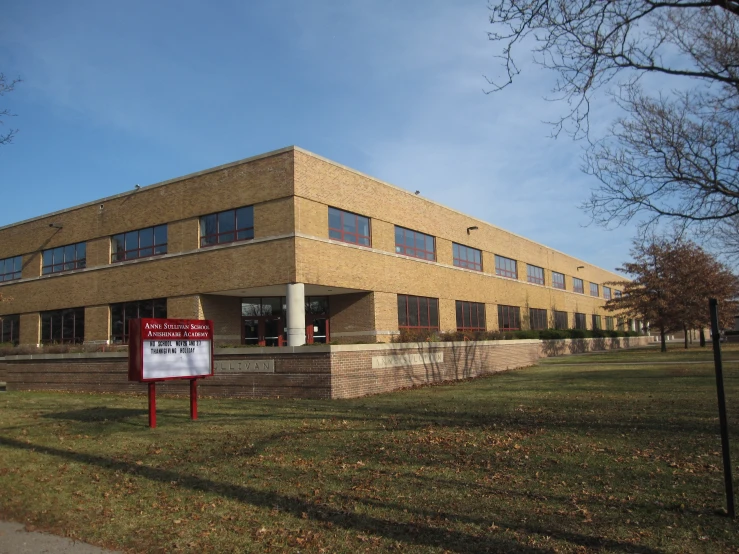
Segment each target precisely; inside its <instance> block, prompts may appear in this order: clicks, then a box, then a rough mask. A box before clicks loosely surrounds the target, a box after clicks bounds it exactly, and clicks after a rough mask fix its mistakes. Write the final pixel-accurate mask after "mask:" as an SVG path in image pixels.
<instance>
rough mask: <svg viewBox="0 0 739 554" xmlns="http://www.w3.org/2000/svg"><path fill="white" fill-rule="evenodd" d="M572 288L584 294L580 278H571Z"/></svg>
mask: <svg viewBox="0 0 739 554" xmlns="http://www.w3.org/2000/svg"><path fill="white" fill-rule="evenodd" d="M572 290H573V291H575V292H579V293H580V294H585V287H584V286H583V283H582V279H578V278H577V277H573V278H572Z"/></svg>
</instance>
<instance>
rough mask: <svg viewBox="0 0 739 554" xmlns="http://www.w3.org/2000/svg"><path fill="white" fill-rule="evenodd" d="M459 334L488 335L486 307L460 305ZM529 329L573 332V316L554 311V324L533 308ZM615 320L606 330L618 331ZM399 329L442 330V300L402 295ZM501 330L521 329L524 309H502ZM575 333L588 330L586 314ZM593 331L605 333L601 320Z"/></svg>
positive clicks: (577, 317)
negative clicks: (570, 317) (478, 333)
mask: <svg viewBox="0 0 739 554" xmlns="http://www.w3.org/2000/svg"><path fill="white" fill-rule="evenodd" d="M456 313H457V330H458V331H484V330H485V329H486V322H485V304H482V303H480V302H466V301H463V300H457V301H456ZM528 315H529V322H528V328H529V329H532V330H539V329H550V328H553V329H569V328H570V321H569V314H568V313H567V312H562V311H558V310H553V311H552V319H551V321H550V319H549V314H548V312H547V310H544V309H540V308H529V311H528ZM614 321H615V320H614V317H613V316H605V325H606V326H605V328H606V329H608V330H614V329H615V328H616V327H615V326H614ZM617 324H618V328H619V329H625V325H626V320H625V319H623V318H618V323H617ZM398 327H399V328H400V329H409V330H413V329H430V330H438V329H439V299H438V298H427V297H425V296H410V295H405V294H399V295H398ZM498 328H499V329H500V330H501V331H517V330H520V329H521V308H520V307H519V306H505V305H498ZM572 328H573V329H587V318H586V315H585V314H582V313H575V314H574V320H573V325H572ZM590 328H591V329H602V328H603V327H602V324H601V316H599V315H596V314H592V316H591V327H590Z"/></svg>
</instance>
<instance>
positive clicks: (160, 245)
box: [110, 223, 169, 263]
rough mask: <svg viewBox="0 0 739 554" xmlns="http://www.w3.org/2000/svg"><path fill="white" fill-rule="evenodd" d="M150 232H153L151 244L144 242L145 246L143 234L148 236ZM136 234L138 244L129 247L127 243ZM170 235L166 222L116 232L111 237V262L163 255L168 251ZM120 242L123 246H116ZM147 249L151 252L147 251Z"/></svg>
mask: <svg viewBox="0 0 739 554" xmlns="http://www.w3.org/2000/svg"><path fill="white" fill-rule="evenodd" d="M162 229H163V231H162ZM149 232H151V245H147V244H144V246H141V237H142V235H143V236H146V235H148V234H149ZM134 234H136V239H135V243H136V246H135V247H132V248H128V247H127V244H128V243H129V242H130V241H131V240H132V238H133V235H134ZM162 234H163V235H164V237H163V238H164V242H161V239H162V236H161V235H162ZM157 235H159V237H157ZM168 235H169V230H168V228H167V224H166V223H164V224H162V225H154V226H152V227H143V228H141V229H135V230H132V231H126V232H125V233H116V234H115V235H113V236H111V237H110V239H111V242H110V246H111V247H110V262H111V263H120V262H129V261H131V260H141V259H146V258H153V257H156V256H163V255H164V254H166V253H167V244H168V242H169V237H168ZM118 244H120V245H121V246H122V247H121V248H116V245H118ZM147 251H151V252H150V253H147Z"/></svg>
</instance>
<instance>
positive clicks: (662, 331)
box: [659, 327, 667, 352]
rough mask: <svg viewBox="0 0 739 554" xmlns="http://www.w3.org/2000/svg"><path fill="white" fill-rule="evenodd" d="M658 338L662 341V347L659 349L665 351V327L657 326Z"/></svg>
mask: <svg viewBox="0 0 739 554" xmlns="http://www.w3.org/2000/svg"><path fill="white" fill-rule="evenodd" d="M659 339H660V342H661V343H662V348H661V349H660V350H661V351H662V352H667V337H666V336H665V328H664V327H660V328H659Z"/></svg>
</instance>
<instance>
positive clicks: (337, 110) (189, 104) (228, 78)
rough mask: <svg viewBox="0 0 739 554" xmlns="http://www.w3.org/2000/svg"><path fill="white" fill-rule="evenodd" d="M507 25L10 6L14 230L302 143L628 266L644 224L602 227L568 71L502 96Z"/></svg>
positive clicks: (461, 17) (213, 9)
mask: <svg viewBox="0 0 739 554" xmlns="http://www.w3.org/2000/svg"><path fill="white" fill-rule="evenodd" d="M488 30H489V23H488V10H487V3H486V1H485V0H475V1H471V0H457V1H455V2H448V1H441V0H424V1H420V0H419V1H416V0H412V1H408V2H391V1H384V0H379V1H375V2H365V1H354V0H344V1H341V2H339V1H332V0H325V1H322V0H315V1H312V2H298V1H297V0H296V1H293V0H274V1H269V2H267V1H263V2H257V1H255V2H237V1H211V2H204V1H196V0H183V1H178V2H174V1H168V0H164V1H160V2H142V1H128V2H124V3H109V2H98V1H89V0H75V1H74V2H50V1H39V0H28V1H24V2H17V3H7V4H6V5H5V6H4V7H3V17H2V19H1V20H0V71H1V72H3V73H5V74H6V76H8V77H14V76H20V77H21V78H22V79H23V83H21V84H20V85H18V86H17V88H16V90H15V92H13V93H11V94H9V95H6V96H4V97H2V98H0V107H7V108H9V109H10V110H11V111H12V112H14V113H15V114H17V116H16V117H14V118H12V119H11V120H9V121H8V122H7V123H6V125H10V126H12V127H15V128H18V129H19V133H18V135H17V136H16V139H15V141H14V143H13V144H12V145H9V146H5V147H2V148H0V191H1V192H2V201H1V202H0V226H2V225H7V224H10V223H13V222H16V221H19V220H22V219H27V218H29V217H34V216H37V215H41V214H44V213H47V212H51V211H54V210H59V209H62V208H66V207H70V206H73V205H76V204H80V203H84V202H88V201H93V200H96V199H98V198H101V197H104V196H109V195H112V194H118V193H120V192H123V191H126V190H130V189H132V188H133V187H134V185H136V184H137V183H138V184H141V185H142V186H144V185H149V184H152V183H156V182H158V181H162V180H166V179H170V178H173V177H177V176H180V175H185V174H187V173H191V172H194V171H199V170H202V169H206V168H209V167H213V166H216V165H220V164H223V163H227V162H231V161H235V160H238V159H241V158H246V157H249V156H252V155H256V154H260V153H263V152H266V151H269V150H274V149H277V148H281V147H284V146H288V145H291V144H295V145H298V146H301V147H303V148H306V149H308V150H310V151H312V152H315V153H316V154H319V155H321V156H324V157H327V158H329V159H332V160H334V161H336V162H339V163H341V164H344V165H347V166H349V167H352V168H355V169H357V170H359V171H362V172H364V173H367V174H369V175H372V176H374V177H377V178H378V179H381V180H383V181H386V182H389V183H392V184H394V185H396V186H399V187H402V188H405V189H409V190H420V191H421V194H422V196H424V197H426V198H429V199H431V200H434V201H437V202H440V203H442V204H445V205H447V206H449V207H452V208H455V209H457V210H460V211H462V212H465V213H468V214H470V215H473V216H475V217H478V218H480V219H483V220H485V221H488V222H490V223H492V224H494V225H497V226H499V227H502V228H504V229H508V230H510V231H513V232H515V233H518V234H520V235H523V236H526V237H528V238H531V239H533V240H535V241H537V242H541V243H544V244H546V245H548V246H550V247H552V248H556V249H558V250H561V251H563V252H566V253H568V254H571V255H573V256H577V257H579V258H581V259H583V260H586V261H587V262H590V263H593V264H595V265H598V266H601V267H603V268H605V269H610V270H613V269H614V268H616V267H617V266H619V265H620V264H621V263H622V262H624V261H626V260H628V257H629V255H628V251H629V247H630V244H631V238H632V237H633V236H634V234H635V233H634V229H633V228H629V227H627V228H620V229H617V230H615V231H607V230H604V229H601V228H599V227H596V226H594V225H590V226H587V224H588V216H587V214H585V213H584V212H582V211H581V210H580V209H579V208H578V205H579V204H580V203H581V202H582V201H583V200H585V199H586V198H587V197H588V195H589V190H590V188H591V186H592V185H593V182H592V180H591V178H589V177H587V176H585V175H583V174H582V173H581V172H580V171H579V167H580V163H581V161H580V157H581V153H582V150H581V145H580V144H578V143H574V142H572V141H571V140H570V139H569V138H567V137H561V138H559V139H557V140H553V139H551V138H549V133H550V128H549V127H547V126H546V125H545V124H544V123H543V121H546V120H551V119H553V118H554V117H556V115H557V114H558V113H560V111H561V110H562V109H563V107H562V106H560V105H557V104H555V103H551V102H547V101H545V100H544V99H543V96H545V95H546V94H547V92H548V90H549V87H551V78H552V76H551V75H549V74H547V73H545V72H543V71H542V70H540V69H538V68H537V67H535V66H531V65H530V64H528V63H525V64H524V74H523V75H522V76H521V78H520V79H519V80H518V81H517V82H516V83H515V84H514V86H512V87H510V88H508V89H506V90H505V91H503V92H500V93H495V94H490V95H486V94H484V93H483V90H484V89H489V88H490V87H489V85H488V84H487V82H486V80H485V78H484V75H487V76H489V77H495V76H497V74H498V73H499V67H498V65H497V63H496V61H495V60H494V59H493V55H494V50H493V47H492V44H490V42H489V41H488V40H487V31H488ZM612 116H613V113H612V109H611V107H610V106H609V105H608V104H607V103H605V102H604V103H603V104H602V105H601V110H600V112H599V113H598V114H596V120H595V123H596V125H598V124H602V123H605V122H607V121H608V120H609V119H610V117H612ZM599 117H600V118H601V119H598V118H599Z"/></svg>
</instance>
